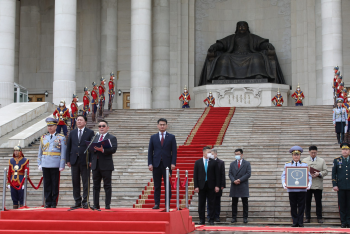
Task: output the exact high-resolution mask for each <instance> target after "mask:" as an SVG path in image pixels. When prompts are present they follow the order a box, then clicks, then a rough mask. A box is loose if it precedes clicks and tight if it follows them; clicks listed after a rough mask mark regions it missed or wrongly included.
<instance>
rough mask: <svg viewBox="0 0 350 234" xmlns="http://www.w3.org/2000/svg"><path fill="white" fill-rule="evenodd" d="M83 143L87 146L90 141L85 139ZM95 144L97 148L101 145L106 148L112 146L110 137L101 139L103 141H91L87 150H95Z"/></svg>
mask: <svg viewBox="0 0 350 234" xmlns="http://www.w3.org/2000/svg"><path fill="white" fill-rule="evenodd" d="M85 143H86V146H89V144H90V141H85ZM95 146H96V147H98V148H100V147H101V146H103V148H104V149H108V148H111V147H112V143H111V140H110V139H106V140H103V141H100V142H93V143H92V144H91V145H90V147H89V150H90V151H94V150H95Z"/></svg>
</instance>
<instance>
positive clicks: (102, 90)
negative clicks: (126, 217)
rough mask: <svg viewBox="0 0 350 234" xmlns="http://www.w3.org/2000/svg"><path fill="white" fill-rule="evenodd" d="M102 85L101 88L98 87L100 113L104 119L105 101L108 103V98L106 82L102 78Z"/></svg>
mask: <svg viewBox="0 0 350 234" xmlns="http://www.w3.org/2000/svg"><path fill="white" fill-rule="evenodd" d="M100 80H101V84H100V86H99V87H98V94H99V95H98V99H99V100H100V102H99V105H98V106H99V107H98V112H99V116H101V117H102V118H103V110H104V108H105V101H106V98H105V92H106V88H105V82H106V80H105V79H104V78H103V77H101V79H100Z"/></svg>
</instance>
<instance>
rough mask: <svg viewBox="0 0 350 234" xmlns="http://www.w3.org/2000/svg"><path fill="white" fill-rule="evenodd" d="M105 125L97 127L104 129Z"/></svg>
mask: <svg viewBox="0 0 350 234" xmlns="http://www.w3.org/2000/svg"><path fill="white" fill-rule="evenodd" d="M105 127H106V125H98V128H105Z"/></svg>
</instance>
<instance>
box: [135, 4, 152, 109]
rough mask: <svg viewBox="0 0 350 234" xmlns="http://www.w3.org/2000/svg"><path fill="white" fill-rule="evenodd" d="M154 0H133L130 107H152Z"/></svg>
mask: <svg viewBox="0 0 350 234" xmlns="http://www.w3.org/2000/svg"><path fill="white" fill-rule="evenodd" d="M151 7H152V0H131V87H130V108H131V109H149V108H152V97H151V85H152V80H151V75H152V70H151V69H152V68H151V63H152V54H151V53H152V48H151V46H152V35H151V29H152V24H151V23H152V22H151V13H152V9H151Z"/></svg>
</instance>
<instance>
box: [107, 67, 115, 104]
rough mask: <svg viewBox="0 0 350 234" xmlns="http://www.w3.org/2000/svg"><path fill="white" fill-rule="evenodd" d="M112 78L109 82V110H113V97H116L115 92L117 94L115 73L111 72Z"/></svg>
mask: <svg viewBox="0 0 350 234" xmlns="http://www.w3.org/2000/svg"><path fill="white" fill-rule="evenodd" d="M110 75H111V78H110V81H109V82H108V96H109V100H108V110H109V111H111V110H112V104H113V98H114V94H115V91H114V86H115V84H114V82H113V80H114V73H113V72H111V74H110Z"/></svg>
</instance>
